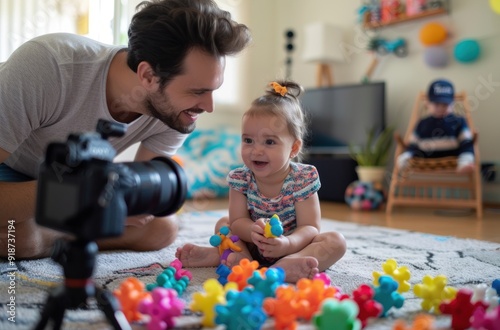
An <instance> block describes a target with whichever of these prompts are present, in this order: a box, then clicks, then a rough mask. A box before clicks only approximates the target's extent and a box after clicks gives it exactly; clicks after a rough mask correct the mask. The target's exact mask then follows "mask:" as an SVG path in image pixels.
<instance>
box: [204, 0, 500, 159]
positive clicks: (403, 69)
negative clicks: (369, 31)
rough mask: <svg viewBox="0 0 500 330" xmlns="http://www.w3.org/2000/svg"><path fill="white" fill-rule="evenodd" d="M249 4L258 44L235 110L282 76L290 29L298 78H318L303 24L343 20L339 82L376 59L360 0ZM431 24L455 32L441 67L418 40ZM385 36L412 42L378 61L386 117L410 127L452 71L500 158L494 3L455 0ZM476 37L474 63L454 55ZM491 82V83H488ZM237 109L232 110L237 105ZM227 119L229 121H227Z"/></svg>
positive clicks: (485, 150) (498, 35) (485, 147)
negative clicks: (422, 99)
mask: <svg viewBox="0 0 500 330" xmlns="http://www.w3.org/2000/svg"><path fill="white" fill-rule="evenodd" d="M238 3H239V5H241V6H248V15H247V17H245V19H244V20H242V21H243V22H244V23H246V24H248V25H249V27H250V28H251V30H252V33H253V44H252V45H251V46H250V48H249V49H248V57H249V63H248V65H249V66H250V70H249V72H248V75H247V81H248V84H247V86H248V94H247V95H246V97H244V98H242V100H241V105H238V106H237V108H239V109H242V110H243V109H245V108H246V107H248V104H249V103H250V101H251V100H252V99H253V98H254V97H256V96H258V95H260V94H261V93H262V91H263V88H264V87H265V83H266V82H268V81H270V80H273V79H276V78H279V77H284V69H285V67H284V59H285V55H286V54H285V50H284V46H285V37H284V32H285V31H286V30H287V29H293V30H295V32H296V38H295V45H296V51H295V52H294V54H293V57H294V65H293V70H292V78H293V79H295V80H297V81H298V82H300V83H301V84H303V85H304V86H305V87H313V86H314V84H315V66H314V65H313V64H307V63H303V62H302V61H301V51H302V48H301V47H302V45H303V44H304V39H303V34H304V26H305V25H307V24H308V23H312V22H317V21H324V22H328V23H331V24H334V25H336V26H339V27H341V28H342V30H343V31H344V41H345V43H346V45H348V46H350V47H348V49H349V50H350V51H351V52H352V54H350V55H349V56H348V58H347V59H348V61H347V62H346V63H340V64H335V65H334V67H333V68H334V79H335V82H336V84H347V83H357V82H360V81H361V78H362V77H363V75H364V73H365V71H366V69H367V67H368V65H369V63H370V61H371V57H370V55H369V53H368V52H366V51H365V50H364V49H363V48H362V43H361V41H362V40H363V39H366V36H365V35H364V33H365V32H363V31H362V29H361V28H360V26H359V24H358V23H357V19H358V18H357V9H358V7H359V6H360V5H361V3H362V1H361V0H359V1H345V0H309V1H303V0H273V1H268V0H241V1H239V2H238ZM429 22H440V23H441V24H443V25H444V26H446V27H447V29H448V31H449V34H450V36H449V38H448V39H447V42H446V47H447V49H448V51H449V54H450V63H449V65H448V66H447V67H445V68H442V69H433V68H430V67H429V66H427V65H426V64H425V63H424V61H423V54H424V48H423V46H422V45H421V43H420V41H419V32H420V29H421V28H422V27H423V26H424V25H425V24H426V23H429ZM377 33H378V34H380V35H381V36H383V37H386V38H389V39H392V38H395V37H403V38H405V39H407V41H408V43H409V55H408V56H407V57H405V58H398V57H395V56H394V55H391V54H390V55H387V56H385V57H383V58H382V60H381V62H380V64H379V65H378V66H377V68H376V70H375V72H374V75H373V76H372V79H373V80H383V81H386V83H387V111H388V114H387V118H388V123H391V124H396V125H397V126H398V128H399V130H400V131H402V132H404V131H405V129H406V125H407V123H408V120H409V115H410V112H411V107H412V105H413V102H414V99H415V97H416V95H417V93H418V92H419V91H420V90H424V89H426V87H427V85H428V83H429V82H430V81H431V80H433V79H435V78H437V77H446V78H448V79H450V80H451V81H453V82H454V84H455V87H456V89H457V90H459V91H461V90H465V91H466V92H467V94H468V96H469V98H471V99H472V100H473V101H474V102H471V104H472V105H473V107H474V111H473V120H474V124H475V126H476V129H477V130H478V131H479V141H480V150H481V159H482V160H484V161H487V160H488V161H494V162H496V163H500V150H499V148H498V146H497V143H498V142H497V141H500V129H499V128H498V126H499V125H500V109H499V106H498V105H499V104H500V65H498V60H497V59H498V58H499V55H500V15H498V14H496V13H494V12H493V11H492V10H491V8H490V6H489V1H485V0H480V1H470V0H451V1H450V13H449V14H448V15H441V16H434V17H430V18H426V19H422V20H416V21H412V22H406V23H401V24H399V25H393V26H391V27H386V28H383V29H379V30H377ZM464 38H474V39H476V40H478V41H479V43H480V45H481V57H480V58H479V60H478V61H476V62H475V63H471V64H467V65H465V64H461V63H458V62H457V61H456V60H455V59H454V58H453V47H454V45H455V44H456V42H457V41H459V40H462V39H464ZM485 81H491V82H492V83H490V84H486V85H487V86H486V85H485ZM233 110H234V109H233ZM221 118H224V120H221ZM239 118H240V116H239V111H236V114H235V113H234V111H229V113H228V111H219V109H218V108H217V109H216V111H215V112H214V113H213V114H211V115H206V116H204V117H203V119H202V121H201V122H200V126H211V123H213V122H217V123H218V124H220V123H221V122H224V123H226V124H228V125H235V126H236V127H238V126H239Z"/></svg>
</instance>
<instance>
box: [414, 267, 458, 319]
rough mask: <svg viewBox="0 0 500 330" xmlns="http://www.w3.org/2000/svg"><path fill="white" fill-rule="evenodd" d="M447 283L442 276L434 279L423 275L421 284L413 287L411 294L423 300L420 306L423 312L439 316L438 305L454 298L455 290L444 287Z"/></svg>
mask: <svg viewBox="0 0 500 330" xmlns="http://www.w3.org/2000/svg"><path fill="white" fill-rule="evenodd" d="M447 282H448V279H447V278H446V276H444V275H438V276H436V277H432V276H430V275H425V276H424V277H423V279H422V283H419V284H415V285H414V287H413V292H414V293H415V295H416V296H417V297H419V298H422V299H423V301H422V303H421V304H420V305H421V306H422V309H423V310H425V311H427V312H431V311H432V312H434V313H435V314H439V313H440V311H439V305H440V304H441V302H443V301H446V300H451V299H453V298H455V295H456V294H457V289H455V288H453V287H451V286H446V284H447Z"/></svg>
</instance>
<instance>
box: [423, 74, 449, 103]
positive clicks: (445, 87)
mask: <svg viewBox="0 0 500 330" xmlns="http://www.w3.org/2000/svg"><path fill="white" fill-rule="evenodd" d="M427 98H428V99H429V101H431V102H434V103H445V104H450V103H452V102H453V100H454V98H455V92H454V90H453V84H452V83H451V82H449V81H448V80H444V79H439V80H436V81H434V82H432V84H431V85H430V86H429V91H428V93H427Z"/></svg>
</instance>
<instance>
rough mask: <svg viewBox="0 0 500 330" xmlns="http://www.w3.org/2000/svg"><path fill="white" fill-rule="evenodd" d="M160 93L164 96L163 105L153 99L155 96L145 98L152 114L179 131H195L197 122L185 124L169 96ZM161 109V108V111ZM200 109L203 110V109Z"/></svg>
mask: <svg viewBox="0 0 500 330" xmlns="http://www.w3.org/2000/svg"><path fill="white" fill-rule="evenodd" d="M159 94H160V95H161V96H162V101H161V105H162V106H161V107H160V106H159V103H160V102H155V101H154V100H153V98H154V96H153V97H151V96H149V97H148V98H147V99H146V100H145V106H146V109H147V110H148V112H149V114H150V116H152V117H154V118H156V119H158V120H160V121H161V122H162V123H164V124H165V125H167V126H168V127H170V128H172V129H174V130H176V131H178V132H179V133H183V134H189V133H191V132H193V131H194V129H195V128H196V123H192V124H190V125H188V126H185V125H184V124H183V123H182V121H181V120H180V119H179V116H180V113H177V111H176V109H175V108H174V106H173V105H172V103H170V100H169V99H168V98H165V97H164V95H163V93H159ZM159 109H161V112H160V110H159ZM190 110H191V109H190ZM199 111H200V112H202V110H199Z"/></svg>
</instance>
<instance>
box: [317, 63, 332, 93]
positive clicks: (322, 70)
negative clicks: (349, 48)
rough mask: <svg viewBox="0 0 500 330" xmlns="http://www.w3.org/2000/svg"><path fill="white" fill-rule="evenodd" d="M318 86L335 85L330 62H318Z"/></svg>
mask: <svg viewBox="0 0 500 330" xmlns="http://www.w3.org/2000/svg"><path fill="white" fill-rule="evenodd" d="M316 86H317V87H323V86H327V87H328V86H333V74H332V69H331V67H330V64H327V63H318V66H317V68H316Z"/></svg>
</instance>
